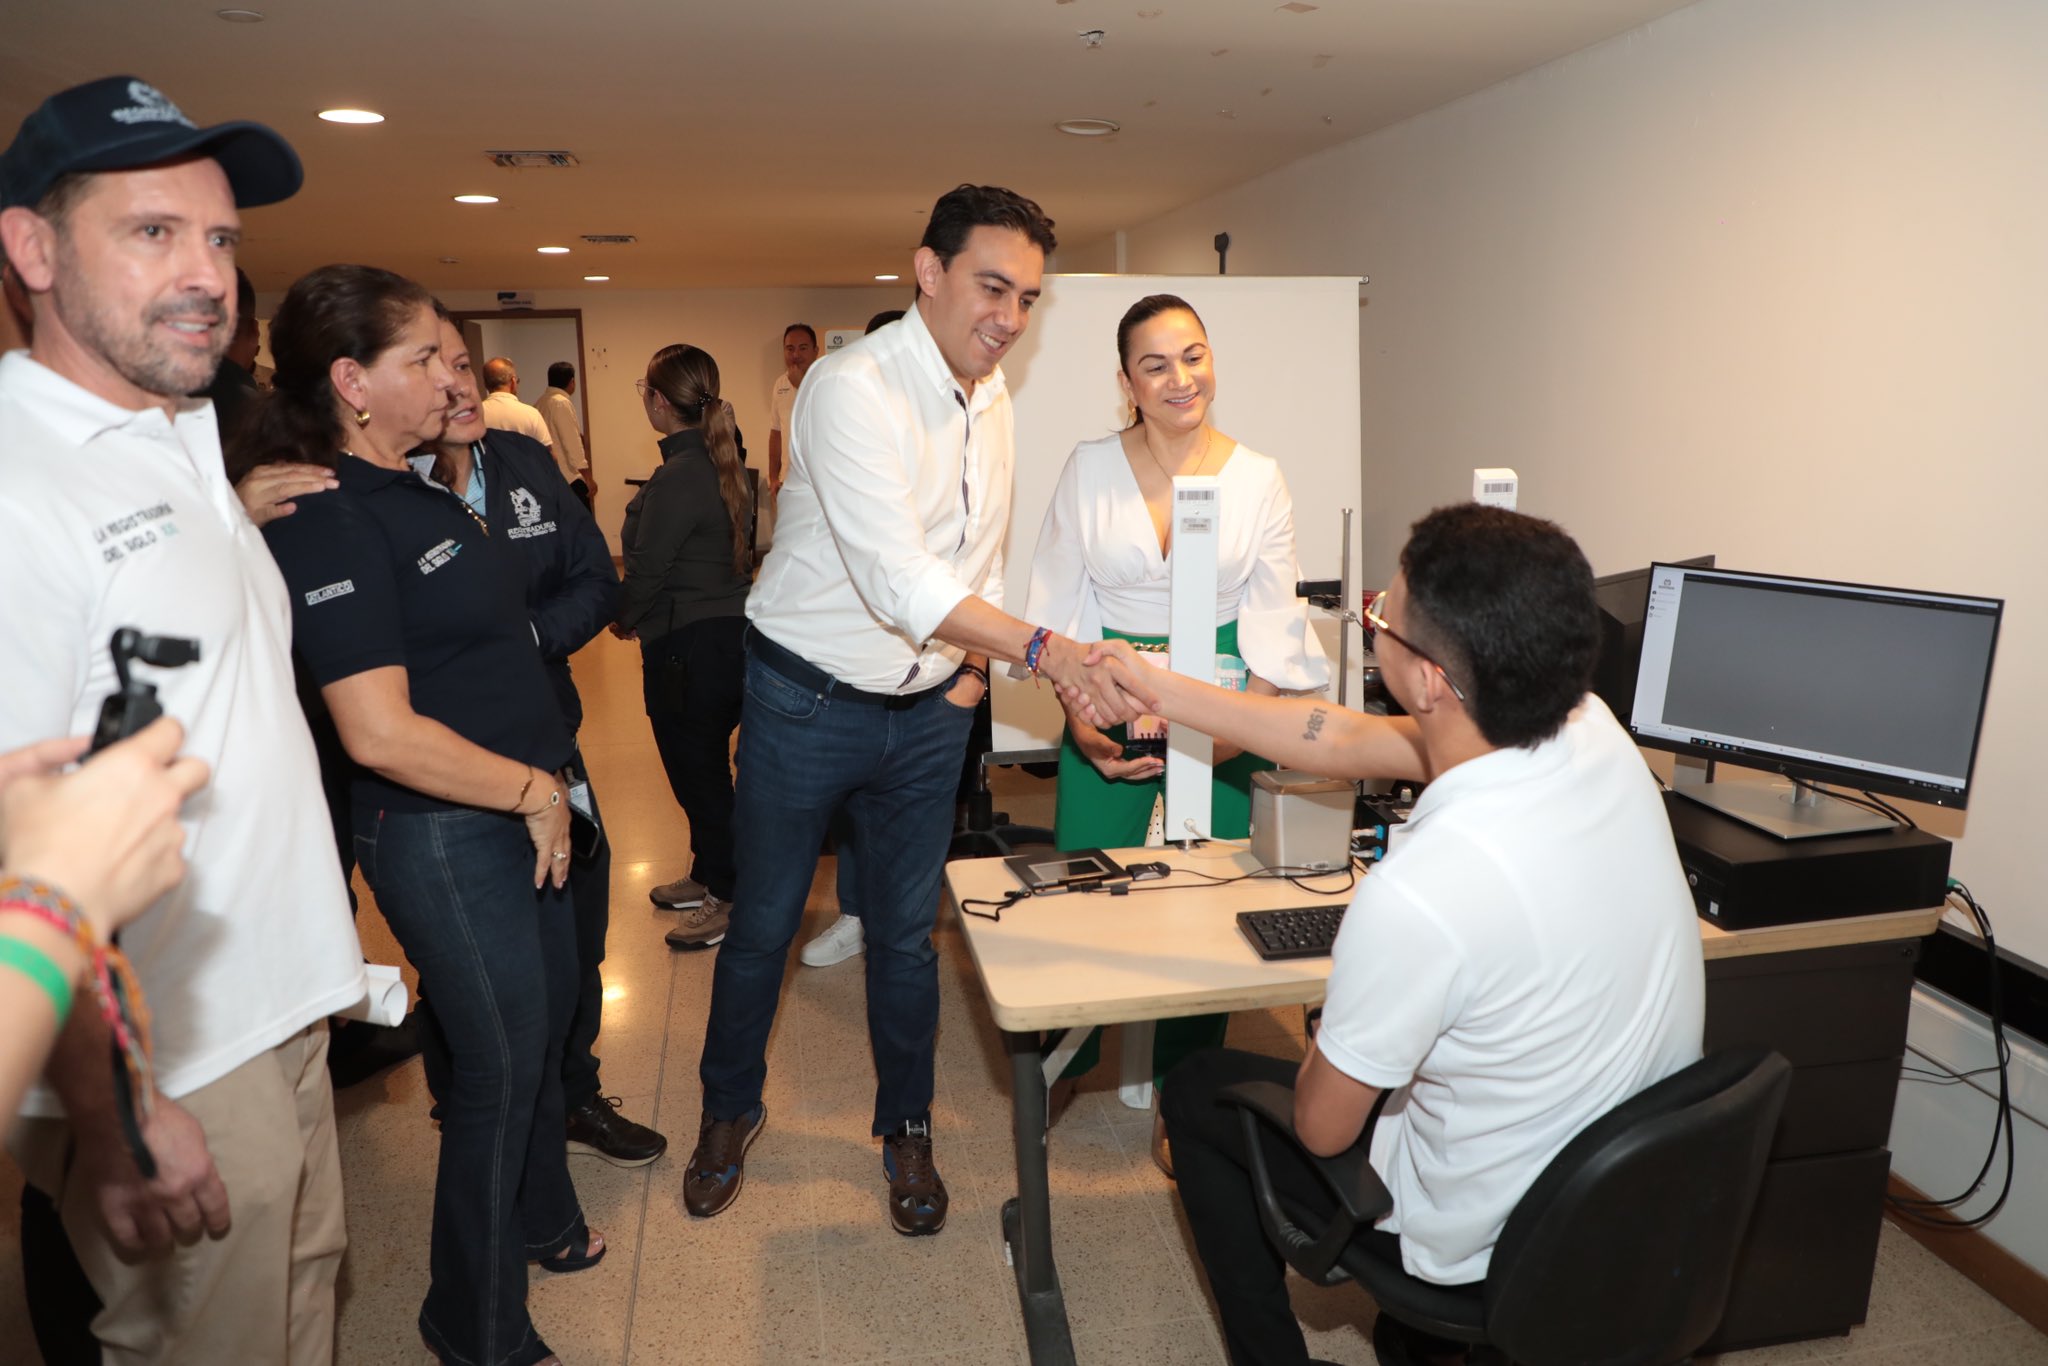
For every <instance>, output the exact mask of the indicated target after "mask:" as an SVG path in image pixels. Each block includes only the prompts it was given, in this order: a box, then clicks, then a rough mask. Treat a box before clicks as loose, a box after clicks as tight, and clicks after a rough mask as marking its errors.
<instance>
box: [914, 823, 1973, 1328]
mask: <svg viewBox="0 0 2048 1366" xmlns="http://www.w3.org/2000/svg"><path fill="white" fill-rule="evenodd" d="M1109 852H1110V855H1111V857H1113V858H1115V859H1117V860H1118V861H1119V862H1122V863H1129V862H1132V861H1158V862H1164V863H1167V864H1169V865H1171V866H1173V867H1174V868H1176V869H1193V870H1198V871H1200V872H1204V873H1210V874H1214V875H1219V876H1226V877H1227V876H1231V875H1234V874H1237V873H1243V872H1249V871H1251V869H1252V868H1253V867H1254V866H1256V865H1255V864H1254V862H1253V860H1252V857H1251V855H1250V854H1249V853H1245V852H1242V851H1236V850H1233V849H1231V848H1230V847H1229V846H1225V845H1211V846H1207V847H1204V848H1201V849H1196V850H1191V851H1182V850H1177V849H1171V848H1168V849H1123V850H1110V851H1109ZM1344 880H1345V879H1344V876H1343V875H1342V874H1338V875H1333V876H1331V877H1329V878H1327V879H1314V880H1310V882H1309V885H1310V886H1324V887H1340V886H1342V884H1343V882H1344ZM946 885H947V887H948V889H949V890H950V891H951V892H952V894H953V898H954V904H955V906H956V907H957V906H958V905H959V903H960V902H962V901H964V900H969V899H976V900H991V901H1000V900H1001V899H1002V898H1003V896H1004V895H1005V894H1006V893H1008V892H1010V891H1011V890H1013V889H1014V888H1015V887H1016V885H1017V883H1016V879H1015V878H1014V877H1012V876H1011V874H1010V871H1009V869H1007V868H1005V867H1004V866H1003V861H1002V860H1001V859H996V858H988V859H969V860H962V861H959V862H955V863H951V864H948V865H947V867H946ZM1140 888H1143V889H1149V890H1138V889H1140ZM1160 889H1165V890H1160ZM1349 898H1350V893H1349V892H1335V893H1330V894H1326V895H1322V896H1317V895H1315V894H1314V893H1311V892H1308V891H1304V890H1303V889H1302V888H1301V887H1298V886H1295V885H1294V884H1292V883H1289V882H1286V881H1284V880H1281V879H1264V878H1261V879H1255V880H1251V881H1246V882H1239V883H1233V884H1231V885H1230V886H1227V887H1215V886H1210V885H1207V884H1204V883H1202V882H1200V881H1199V880H1198V879H1195V878H1193V877H1187V876H1182V875H1180V874H1178V873H1177V874H1176V875H1175V876H1173V877H1171V878H1168V879H1165V880H1163V881H1155V882H1143V883H1136V884H1133V890H1132V891H1131V892H1130V893H1129V894H1128V895H1126V896H1121V897H1113V896H1109V895H1106V894H1100V893H1098V894H1089V895H1079V894H1074V893H1068V894H1066V895H1062V896H1051V897H1036V898H1033V899H1031V900H1028V901H1024V902H1020V903H1018V904H1017V905H1015V906H1012V907H1010V908H1008V909H1007V910H1004V911H1003V912H1002V919H1001V921H1000V922H997V921H993V920H988V919H985V918H983V917H981V916H978V915H969V914H962V915H961V917H960V923H961V925H962V927H963V929H964V932H965V935H966V939H967V948H968V952H969V953H970V954H971V955H972V956H973V958H974V965H975V968H976V970H977V971H978V972H979V973H980V975H981V980H982V986H983V988H984V989H985V990H986V991H987V993H988V1000H989V1007H990V1011H991V1013H992V1014H993V1015H994V1017H995V1021H996V1024H997V1025H998V1026H999V1027H1000V1028H1001V1029H1002V1030H1003V1042H1004V1046H1005V1048H1006V1049H1007V1050H1008V1052H1009V1055H1010V1069H1011V1073H1010V1074H1011V1100H1012V1108H1013V1112H1014V1137H1015V1141H1016V1153H1017V1196H1016V1198H1014V1199H1012V1200H1008V1201H1006V1202H1004V1205H1003V1237H1004V1239H1005V1240H1006V1241H1007V1242H1008V1243H1009V1245H1010V1251H1011V1257H1012V1260H1013V1262H1014V1264H1015V1266H1016V1272H1017V1293H1018V1298H1019V1300H1020V1301H1021V1302H1022V1304H1023V1308H1024V1327H1025V1332H1026V1335H1027V1336H1028V1338H1029V1340H1030V1344H1031V1360H1032V1361H1033V1362H1034V1363H1040V1364H1041V1366H1043V1364H1045V1363H1053V1364H1054V1366H1069V1364H1070V1363H1072V1362H1073V1360H1074V1345H1073V1339H1072V1337H1071V1336H1070V1334H1069V1332H1068V1328H1067V1312H1066V1301H1065V1299H1064V1297H1063V1295H1062V1293H1061V1290H1060V1284H1059V1273H1058V1270H1057V1269H1056V1267H1055V1265H1054V1263H1053V1256H1052V1216H1051V1205H1050V1193H1049V1189H1048V1181H1047V1176H1046V1158H1045V1152H1046V1150H1045V1143H1046V1107H1045V1100H1046V1096H1045V1073H1044V1071H1043V1059H1042V1056H1041V1053H1040V1043H1039V1034H1040V1032H1041V1031H1046V1030H1061V1029H1070V1028H1074V1027H1077V1026H1082V1025H1098V1024H1123V1023H1128V1022H1130V1021H1136V1020H1159V1019H1167V1018H1171V1017H1174V1016H1180V1015H1202V1014H1208V1013H1210V1012H1214V1011H1230V1010H1254V1009H1260V1008H1264V1007H1269V1006H1284V1005H1311V1004H1316V1003H1319V1002H1320V1001H1321V1000H1322V999H1323V984H1324V981H1325V979H1326V978H1327V977H1328V976H1329V972H1330V960H1329V959H1328V958H1306V959H1296V960H1293V961H1289V962H1277V963H1268V962H1264V961H1262V960H1261V959H1260V958H1259V957H1258V955H1257V954H1255V953H1254V952H1253V951H1252V948H1251V945H1250V944H1248V943H1246V942H1245V939H1244V936H1243V935H1242V934H1240V933H1239V932H1238V929H1237V915H1236V913H1237V912H1238V911H1252V910H1264V909H1268V908H1271V907H1278V906H1306V905H1313V904H1316V903H1318V902H1323V903H1330V904H1343V903H1345V902H1347V901H1348V900H1349ZM1940 918H1941V911H1940V909H1939V908H1938V907H1937V908H1931V909H1928V910H1922V911H1900V912H1896V913H1892V914H1887V915H1868V916H1855V917H1849V918H1844V919H1835V920H1821V921H1812V922H1806V923H1801V924H1794V925H1778V926H1772V927H1770V928H1767V929H1755V930H1739V931H1729V930H1723V929H1721V928H1719V927H1718V926H1714V925H1710V924H1708V923H1706V922H1705V921H1702V922H1700V942H1701V948H1702V949H1703V950H1704V952H1705V956H1706V958H1707V959H1708V961H1709V963H1710V964H1711V963H1713V962H1714V961H1716V960H1721V959H1738V958H1747V957H1753V956H1756V955H1791V954H1802V953H1805V952H1806V951H1808V950H1838V949H1846V948H1849V947H1850V946H1855V945H1862V944H1873V943H1893V942H1900V941H1912V940H1917V939H1919V938H1920V937H1922V936H1924V935H1927V934H1930V933H1932V932H1933V930H1934V927H1935V925H1936V923H1937V922H1938V921H1939V920H1940ZM1909 957H1910V955H1909ZM1787 961H1790V960H1787ZM1713 975H1714V969H1713V968H1712V967H1710V968H1709V977H1710V986H1709V1006H1708V1016H1709V1034H1710V1035H1712V1034H1713V1033H1714V1016H1715V1013H1716V1012H1715V1008H1714V990H1713V987H1712V983H1711V978H1712V977H1713ZM1900 996H1901V999H1900V1001H1899V1002H1898V1005H1899V1011H1898V1014H1899V1016H1900V1035H1901V1038H1903V1017H1904V1003H1903V993H1900ZM1775 1046H1779V1047H1780V1049H1781V1051H1784V1052H1786V1053H1787V1054H1788V1056H1792V1057H1793V1059H1794V1061H1795V1062H1797V1061H1798V1060H1799V1059H1798V1056H1797V1053H1796V1051H1795V1049H1794V1048H1792V1047H1788V1046H1786V1045H1785V1044H1783V1043H1776V1044H1775ZM1893 1077H1894V1080H1895V1079H1896V1072H1895V1071H1894V1073H1893ZM1886 1113H1887V1114H1888V1113H1889V1109H1888V1108H1887V1109H1886ZM1873 1218H1874V1213H1873ZM1871 1241H1872V1249H1873V1253H1874V1247H1875V1234H1874V1230H1873V1233H1872V1239H1871ZM1864 1285H1865V1287H1866V1290H1867V1286H1868V1277H1867V1268H1865V1275H1864ZM1843 1327H1846V1325H1843ZM1832 1331H1841V1330H1840V1329H1832ZM1790 1335H1793V1334H1788V1336H1790Z"/></svg>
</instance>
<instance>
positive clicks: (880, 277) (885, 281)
mask: <svg viewBox="0 0 2048 1366" xmlns="http://www.w3.org/2000/svg"><path fill="white" fill-rule="evenodd" d="M902 278H903V277H902V276H901V275H877V276H876V277H875V279H876V280H878V281H880V282H881V283H882V284H885V285H886V284H888V283H889V282H890V281H892V280H900V279H902Z"/></svg>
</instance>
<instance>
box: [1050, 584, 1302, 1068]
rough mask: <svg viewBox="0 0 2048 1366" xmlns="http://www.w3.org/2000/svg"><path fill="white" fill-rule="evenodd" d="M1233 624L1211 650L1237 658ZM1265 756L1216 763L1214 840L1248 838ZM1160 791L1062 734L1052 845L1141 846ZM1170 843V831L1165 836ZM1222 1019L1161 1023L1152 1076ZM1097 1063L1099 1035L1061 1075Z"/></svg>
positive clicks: (1145, 641)
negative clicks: (1115, 776) (1123, 777)
mask: <svg viewBox="0 0 2048 1366" xmlns="http://www.w3.org/2000/svg"><path fill="white" fill-rule="evenodd" d="M1102 634H1103V636H1104V638H1105V639H1109V640H1127V641H1129V642H1131V644H1132V645H1134V646H1136V647H1137V648H1138V649H1140V650H1142V651H1145V652H1147V653H1150V652H1152V651H1163V650H1164V649H1165V648H1166V637H1165V636H1139V635H1131V634H1130V633H1128V632H1124V631H1117V630H1111V629H1109V628H1104V630H1103V632H1102ZM1237 652H1238V651H1237V623H1236V622H1234V621H1230V622H1225V623H1224V624H1223V625H1221V626H1219V627H1217V628H1216V653H1217V655H1218V656H1226V657H1230V658H1232V659H1234V658H1235V657H1236V656H1237ZM1103 734H1105V735H1107V736H1108V737H1109V738H1110V739H1112V740H1115V741H1116V742H1117V743H1118V744H1122V743H1123V742H1124V727H1123V726H1111V727H1109V728H1108V729H1107V730H1105V731H1104V732H1103ZM1273 766H1274V765H1273V763H1272V761H1271V760H1269V759H1262V758H1260V757H1259V756H1258V755H1256V754H1250V753H1246V754H1240V755H1238V756H1237V757H1236V758H1234V759H1231V760H1229V761H1227V762H1225V763H1222V764H1219V765H1217V767H1216V769H1215V770H1214V772H1213V774H1212V775H1211V789H1210V814H1209V819H1210V828H1209V832H1208V833H1210V834H1211V835H1214V836H1215V837H1216V838H1218V839H1227V840H1241V839H1244V838H1245V837H1246V836H1247V835H1249V834H1250V833H1251V815H1252V800H1251V785H1252V774H1254V773H1257V772H1258V771H1259V770H1261V769H1268V768H1272V767H1273ZM1165 786H1166V780H1165V778H1164V777H1163V776H1162V777H1158V778H1150V779H1146V780H1144V781H1142V782H1125V781H1113V780H1111V779H1108V778H1105V777H1103V776H1102V774H1100V773H1099V772H1097V771H1096V768H1095V765H1093V764H1091V763H1089V762H1088V757H1087V756H1086V755H1084V754H1083V753H1081V750H1080V747H1079V746H1077V745H1076V744H1075V743H1074V737H1073V734H1072V733H1071V732H1063V733H1062V734H1061V736H1060V776H1059V788H1058V806H1057V808H1056V809H1055V811H1054V813H1053V841H1054V843H1056V844H1057V845H1058V846H1059V847H1060V848H1062V849H1088V848H1097V849H1124V848H1132V847H1135V846H1137V845H1141V844H1143V843H1144V842H1145V836H1146V835H1147V834H1148V833H1149V832H1150V829H1151V825H1152V808H1153V806H1154V804H1155V803H1156V802H1157V801H1158V798H1159V794H1160V793H1161V791H1163V790H1164V788H1165ZM1167 837H1168V838H1169V839H1171V838H1172V833H1171V832H1168V836H1167ZM1229 1023H1230V1017H1229V1016H1228V1015H1191V1016H1187V1017H1185V1018H1182V1019H1174V1020H1161V1021H1159V1023H1158V1025H1157V1027H1156V1029H1155V1032H1154V1034H1153V1036H1152V1072H1153V1081H1154V1083H1155V1084H1156V1083H1157V1082H1158V1081H1159V1079H1161V1078H1163V1077H1164V1076H1165V1075H1166V1074H1167V1073H1168V1072H1170V1071H1172V1070H1173V1068H1174V1067H1175V1066H1176V1065H1177V1064H1178V1063H1179V1062H1180V1060H1181V1059H1182V1058H1185V1057H1187V1056H1188V1055H1189V1054H1190V1053H1194V1052H1198V1051H1199V1050H1201V1049H1204V1048H1217V1047H1221V1046H1222V1044H1223V1035H1224V1031H1225V1029H1226V1028H1227V1027H1228V1025H1229ZM1101 1059H1102V1031H1101V1030H1100V1029H1097V1030H1094V1031H1093V1032H1091V1033H1090V1034H1089V1036H1088V1040H1087V1042H1086V1043H1084V1044H1082V1045H1081V1048H1080V1051H1079V1052H1077V1053H1075V1054H1074V1058H1073V1061H1072V1062H1070V1063H1068V1064H1067V1068H1066V1070H1065V1071H1064V1072H1062V1073H1061V1074H1060V1075H1061V1076H1063V1077H1078V1076H1080V1075H1081V1074H1082V1073H1084V1072H1087V1071H1089V1070H1091V1069H1092V1068H1093V1067H1094V1066H1095V1065H1096V1063H1098V1062H1100V1061H1101Z"/></svg>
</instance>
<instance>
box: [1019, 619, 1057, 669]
mask: <svg viewBox="0 0 2048 1366" xmlns="http://www.w3.org/2000/svg"><path fill="white" fill-rule="evenodd" d="M1051 639H1052V628H1051V627H1050V626H1041V627H1039V628H1038V629H1037V630H1036V631H1033V632H1032V633H1031V643H1030V644H1029V645H1026V646H1025V647H1024V672H1026V673H1028V674H1030V675H1031V681H1032V682H1033V683H1036V682H1038V660H1039V657H1040V656H1041V655H1043V654H1044V653H1045V643H1046V642H1047V641H1049V640H1051Z"/></svg>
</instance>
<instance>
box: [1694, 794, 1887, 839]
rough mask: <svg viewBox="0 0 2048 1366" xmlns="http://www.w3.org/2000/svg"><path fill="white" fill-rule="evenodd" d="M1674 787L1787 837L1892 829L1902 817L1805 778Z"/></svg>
mask: <svg viewBox="0 0 2048 1366" xmlns="http://www.w3.org/2000/svg"><path fill="white" fill-rule="evenodd" d="M1671 790H1672V791H1673V792H1676V793H1677V794H1678V795H1679V796H1681V797H1687V798H1690V799H1691V800H1693V801H1696V802H1698V803H1699V804H1700V805H1702V806H1704V807H1708V808H1710V809H1712V810H1715V811H1718V812H1720V813H1721V814H1722V815H1724V816H1727V817H1729V818H1730V819H1732V820H1738V821H1741V822H1742V823H1743V824H1744V825H1753V826H1755V827H1756V828H1757V829H1759V830H1761V831H1763V832H1764V833H1765V834H1767V835H1776V836H1777V837H1778V838H1779V839H1781V840H1803V839H1813V838H1815V837H1817V836H1821V835H1855V834H1862V833H1864V832H1866V831H1871V830H1889V829H1891V828H1892V827H1893V826H1894V825H1896V824H1897V823H1898V822H1896V821H1894V820H1893V819H1892V818H1891V817H1889V816H1886V815H1883V814H1881V813H1879V812H1876V811H1869V810H1866V809H1864V808H1863V807H1860V806H1857V805H1856V804H1855V803H1854V802H1840V801H1836V800H1835V799H1834V798H1832V797H1829V796H1827V795H1825V794H1824V793H1821V792H1817V791H1815V790H1814V789H1813V788H1811V787H1809V786H1808V785H1807V784H1805V783H1800V782H1795V783H1793V784H1792V785H1791V786H1789V787H1787V786H1784V785H1782V784H1779V783H1769V784H1765V783H1731V782H1720V781H1715V782H1705V783H1674V784H1673V785H1672V788H1671Z"/></svg>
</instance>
